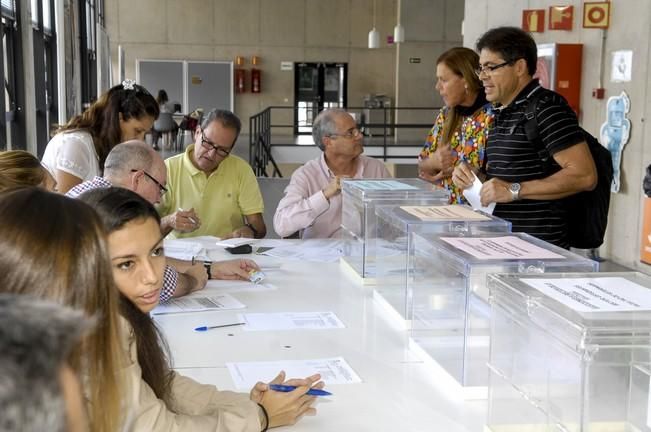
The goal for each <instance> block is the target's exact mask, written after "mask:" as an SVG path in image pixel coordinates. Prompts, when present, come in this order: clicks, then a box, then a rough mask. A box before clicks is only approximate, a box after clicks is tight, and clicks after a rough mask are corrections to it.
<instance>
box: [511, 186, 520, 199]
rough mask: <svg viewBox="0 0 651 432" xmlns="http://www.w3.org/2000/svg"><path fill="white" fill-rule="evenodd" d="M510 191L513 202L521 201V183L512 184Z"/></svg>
mask: <svg viewBox="0 0 651 432" xmlns="http://www.w3.org/2000/svg"><path fill="white" fill-rule="evenodd" d="M509 191H510V192H511V199H512V200H513V201H517V200H518V199H520V183H511V186H509Z"/></svg>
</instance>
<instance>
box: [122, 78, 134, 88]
mask: <svg viewBox="0 0 651 432" xmlns="http://www.w3.org/2000/svg"><path fill="white" fill-rule="evenodd" d="M122 88H123V89H125V90H135V89H136V82H135V81H134V80H132V79H125V80H124V81H122Z"/></svg>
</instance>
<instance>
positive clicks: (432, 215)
mask: <svg viewBox="0 0 651 432" xmlns="http://www.w3.org/2000/svg"><path fill="white" fill-rule="evenodd" d="M400 208H401V209H403V210H404V211H406V212H407V213H409V214H412V215H414V216H416V217H417V218H418V219H420V220H424V221H439V220H440V221H445V220H478V221H486V220H490V218H489V217H488V216H486V215H483V214H481V213H478V212H476V211H474V210H472V209H471V208H470V207H467V206H464V205H444V206H402V207H400Z"/></svg>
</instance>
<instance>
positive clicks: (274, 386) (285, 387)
mask: <svg viewBox="0 0 651 432" xmlns="http://www.w3.org/2000/svg"><path fill="white" fill-rule="evenodd" d="M269 388H270V389H271V390H275V391H279V392H284V393H287V392H290V391H294V390H296V386H292V385H282V384H269ZM306 394H308V395H310V396H332V393H330V392H327V391H325V390H321V389H315V388H311V389H309V390H308V391H307V393H306Z"/></svg>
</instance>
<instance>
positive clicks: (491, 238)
mask: <svg viewBox="0 0 651 432" xmlns="http://www.w3.org/2000/svg"><path fill="white" fill-rule="evenodd" d="M413 237H414V246H413V249H412V250H410V253H411V255H410V257H409V269H408V276H409V277H408V279H407V292H408V294H411V295H412V296H413V297H412V301H411V302H412V305H413V306H412V320H411V326H412V329H411V337H410V346H411V347H412V348H413V349H414V350H415V351H416V352H417V353H419V354H421V356H422V358H423V359H424V360H425V361H426V362H427V363H428V364H430V365H431V366H432V367H433V370H434V371H436V372H437V373H438V374H439V375H440V376H442V377H445V378H446V379H448V380H449V382H450V383H451V385H452V387H453V388H454V389H456V390H458V393H459V395H460V396H462V397H465V398H485V397H486V394H487V393H486V392H487V384H488V369H487V367H486V364H487V362H488V345H489V341H490V332H489V325H490V307H489V304H488V288H487V286H486V276H487V275H488V274H489V273H523V274H536V273H556V272H579V271H580V272H595V271H597V270H598V263H597V262H596V261H592V260H590V259H588V258H585V257H582V256H579V255H577V254H575V253H572V252H570V251H568V250H565V249H561V248H559V247H557V246H554V245H552V244H550V243H547V242H545V241H542V240H539V239H537V238H535V237H532V236H530V235H528V234H524V233H510V234H497V235H496V234H480V235H472V236H469V235H466V234H449V235H448V234H446V235H442V236H430V237H424V236H420V235H414V236H413Z"/></svg>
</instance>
